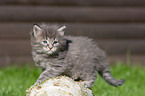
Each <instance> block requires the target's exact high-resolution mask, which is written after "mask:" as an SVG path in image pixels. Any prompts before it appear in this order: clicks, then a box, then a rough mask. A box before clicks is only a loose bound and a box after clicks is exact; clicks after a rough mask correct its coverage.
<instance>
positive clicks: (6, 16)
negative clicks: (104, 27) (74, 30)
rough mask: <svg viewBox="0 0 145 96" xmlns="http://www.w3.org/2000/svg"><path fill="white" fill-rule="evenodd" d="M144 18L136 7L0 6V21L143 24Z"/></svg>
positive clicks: (141, 10)
mask: <svg viewBox="0 0 145 96" xmlns="http://www.w3.org/2000/svg"><path fill="white" fill-rule="evenodd" d="M4 10H5V11H4ZM144 17H145V8H138V7H137V8H136V7H135V8H130V7H52V6H51V7H50V6H0V21H19V22H20V21H24V22H26V21H29V22H30V21H34V22H37V21H41V22H42V21H43V22H46V21H49V22H144V21H145V18H144Z"/></svg>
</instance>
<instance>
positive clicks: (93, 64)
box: [31, 24, 125, 87]
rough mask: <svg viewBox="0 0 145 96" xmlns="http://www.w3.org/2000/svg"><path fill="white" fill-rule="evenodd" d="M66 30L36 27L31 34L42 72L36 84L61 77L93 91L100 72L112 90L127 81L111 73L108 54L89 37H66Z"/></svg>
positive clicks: (34, 53) (35, 58)
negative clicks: (72, 80) (91, 88)
mask: <svg viewBox="0 0 145 96" xmlns="http://www.w3.org/2000/svg"><path fill="white" fill-rule="evenodd" d="M65 28H66V26H63V27H59V26H57V25H47V24H41V25H40V26H39V25H34V26H33V31H32V32H31V33H32V34H31V45H32V55H33V59H34V62H35V64H36V65H37V66H39V67H40V68H41V69H42V71H43V72H42V74H41V75H40V77H39V78H38V80H37V81H36V83H35V84H39V83H40V82H42V81H43V80H45V79H47V78H51V77H56V76H59V75H66V76H69V77H71V78H72V79H74V80H78V81H79V80H81V81H82V83H83V84H84V85H85V87H92V86H93V84H94V82H95V80H96V74H97V72H98V73H99V74H100V75H101V76H102V78H103V79H104V80H105V81H106V82H107V83H108V84H110V85H112V86H116V87H117V86H120V85H122V84H123V83H124V81H125V80H123V79H121V80H116V79H115V78H114V77H113V76H112V75H111V73H110V70H109V66H108V61H107V59H106V54H105V52H104V51H103V50H101V49H100V48H99V47H98V46H97V45H96V43H95V42H94V41H93V40H92V39H89V38H87V37H82V36H80V37H73V36H65V35H64V29H65Z"/></svg>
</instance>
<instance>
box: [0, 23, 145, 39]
mask: <svg viewBox="0 0 145 96" xmlns="http://www.w3.org/2000/svg"><path fill="white" fill-rule="evenodd" d="M48 24H50V23H48ZM52 24H53V23H52ZM59 25H66V26H67V29H66V34H67V35H73V36H87V37H90V38H93V39H144V38H145V23H127V24H126V23H124V24H123V23H122V24H120V23H115V24H112V23H102V24H99V23H96V24H91V23H89V24H85V23H83V24H82V23H66V24H64V23H59ZM32 26H33V23H16V22H12V23H0V34H1V35H0V39H9V40H10V39H27V40H29V39H30V35H29V32H30V31H31V29H32Z"/></svg>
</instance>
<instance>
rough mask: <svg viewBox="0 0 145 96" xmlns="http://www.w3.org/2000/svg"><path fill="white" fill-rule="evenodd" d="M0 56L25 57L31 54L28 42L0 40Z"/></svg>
mask: <svg viewBox="0 0 145 96" xmlns="http://www.w3.org/2000/svg"><path fill="white" fill-rule="evenodd" d="M0 46H1V47H0V56H15V55H17V56H26V55H30V54H31V46H30V41H29V40H0Z"/></svg>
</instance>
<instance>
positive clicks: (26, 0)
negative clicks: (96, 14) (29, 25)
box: [0, 0, 145, 6]
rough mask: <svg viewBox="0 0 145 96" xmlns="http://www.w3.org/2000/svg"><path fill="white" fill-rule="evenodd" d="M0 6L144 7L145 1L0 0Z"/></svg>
mask: <svg viewBox="0 0 145 96" xmlns="http://www.w3.org/2000/svg"><path fill="white" fill-rule="evenodd" d="M0 4H25V5H26V4H28V5H29V4H35V5H61V6H64V5H67V6H144V5H145V0H138V1H137V0H1V1H0Z"/></svg>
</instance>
